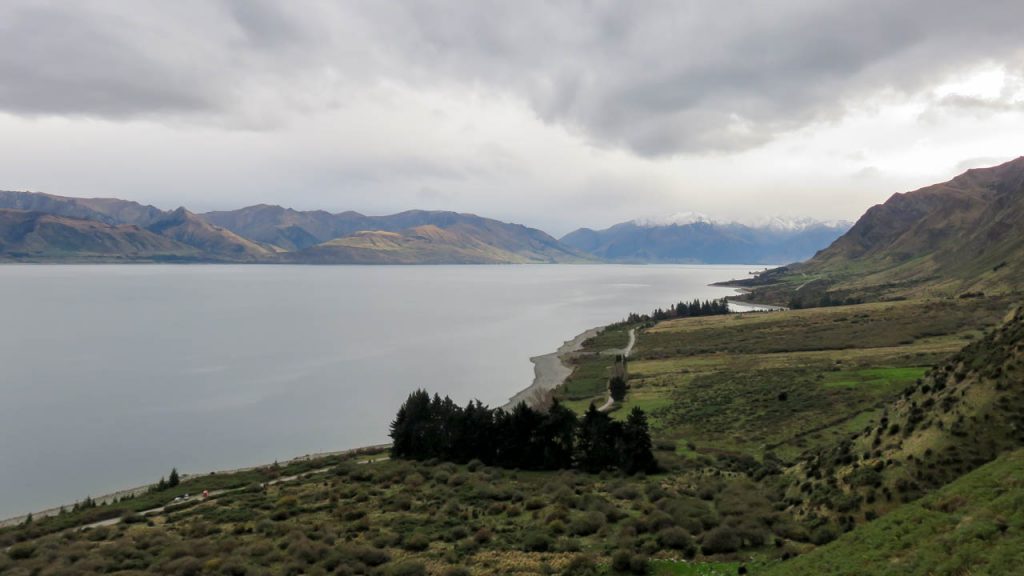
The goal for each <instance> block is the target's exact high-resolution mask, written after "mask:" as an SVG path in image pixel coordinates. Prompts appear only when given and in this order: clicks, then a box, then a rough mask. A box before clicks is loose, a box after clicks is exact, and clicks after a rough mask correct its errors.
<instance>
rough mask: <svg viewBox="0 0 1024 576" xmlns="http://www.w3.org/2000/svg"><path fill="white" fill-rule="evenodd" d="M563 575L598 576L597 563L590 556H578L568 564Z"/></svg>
mask: <svg viewBox="0 0 1024 576" xmlns="http://www.w3.org/2000/svg"><path fill="white" fill-rule="evenodd" d="M562 574H564V575H565V576H597V574H598V570H597V561H596V560H594V557H593V556H590V555H589V554H577V555H576V556H573V557H572V560H570V561H569V563H568V564H566V566H565V570H564V571H563V572H562Z"/></svg>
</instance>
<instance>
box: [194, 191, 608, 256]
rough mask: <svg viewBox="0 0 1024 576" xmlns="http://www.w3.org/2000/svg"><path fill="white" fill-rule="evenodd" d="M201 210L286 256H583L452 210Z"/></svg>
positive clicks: (514, 227) (534, 233) (533, 234)
mask: <svg viewBox="0 0 1024 576" xmlns="http://www.w3.org/2000/svg"><path fill="white" fill-rule="evenodd" d="M203 216H204V217H205V218H207V219H208V220H209V221H210V222H213V223H215V224H218V225H220V226H223V227H225V228H227V229H229V230H232V231H234V232H236V233H238V234H240V235H243V236H245V237H247V238H252V239H254V240H258V241H260V242H265V243H267V244H272V245H275V246H277V247H279V248H281V249H284V250H287V251H288V252H289V253H288V254H287V255H285V256H284V259H285V260H287V261H295V262H312V263H325V264H328V263H332V264H346V263H364V264H399V263H400V264H414V263H424V264H427V263H429V264H440V263H453V264H497V263H526V262H574V261H583V260H586V259H587V258H588V257H587V256H586V255H584V254H581V253H579V252H578V251H576V250H573V249H571V248H568V247H566V246H564V245H562V244H560V243H559V242H558V241H557V240H555V239H554V238H552V237H551V236H549V235H547V234H545V233H544V232H541V231H540V230H536V229H533V228H527V227H526V226H522V225H519V224H508V223H505V222H499V221H498V220H492V219H490V218H482V217H480V216H476V215H473V214H459V213H456V212H440V211H427V210H409V211H406V212H400V213H398V214H392V215H388V216H365V215H363V214H360V213H358V212H351V211H350V212H342V213H339V214H331V213H329V212H324V211H322V210H317V211H311V212H301V211H297V210H292V209H290V208H282V207H280V206H268V205H265V204H261V205H258V206H249V207H247V208H242V209H240V210H232V211H230V212H209V213H207V214H204V215H203Z"/></svg>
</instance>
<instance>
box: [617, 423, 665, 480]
mask: <svg viewBox="0 0 1024 576" xmlns="http://www.w3.org/2000/svg"><path fill="white" fill-rule="evenodd" d="M620 467H621V468H622V469H623V470H624V471H625V472H626V473H627V474H636V473H637V472H654V471H655V470H657V468H658V463H657V461H656V460H655V459H654V454H653V453H652V452H651V434H650V430H649V428H648V425H647V415H646V414H644V411H643V410H641V409H640V407H639V406H634V407H633V410H632V411H631V412H630V413H629V417H628V418H626V424H625V425H624V426H623V427H622V452H621V460H620Z"/></svg>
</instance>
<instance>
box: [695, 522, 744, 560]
mask: <svg viewBox="0 0 1024 576" xmlns="http://www.w3.org/2000/svg"><path fill="white" fill-rule="evenodd" d="M740 543H741V542H740V537H739V535H737V534H736V532H735V531H733V529H732V528H729V527H728V526H719V527H718V528H713V529H712V530H710V531H709V532H708V533H707V534H705V535H704V541H703V542H701V545H700V549H701V551H702V552H703V553H704V554H707V555H711V554H728V553H730V552H735V551H737V550H739V548H740Z"/></svg>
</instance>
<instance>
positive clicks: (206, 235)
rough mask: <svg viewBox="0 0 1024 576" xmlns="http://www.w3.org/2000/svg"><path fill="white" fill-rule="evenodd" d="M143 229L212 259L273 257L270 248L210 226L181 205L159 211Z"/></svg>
mask: <svg viewBox="0 0 1024 576" xmlns="http://www.w3.org/2000/svg"><path fill="white" fill-rule="evenodd" d="M147 229H149V230H151V231H153V232H155V233H157V234H160V235H162V236H166V237H168V238H173V239H174V240H177V241H179V242H181V243H183V244H188V245H189V246H194V247H196V248H198V249H199V250H201V251H202V252H204V253H205V254H208V255H211V256H214V257H216V258H223V259H227V260H238V261H247V262H251V261H257V260H268V259H271V258H272V257H274V256H276V252H275V251H274V250H272V249H270V248H266V247H264V246H261V245H260V244H257V243H255V242H253V241H252V240H249V239H247V238H242V237H241V236H239V235H238V234H235V233H234V232H232V231H230V230H225V229H224V228H221V227H219V226H214V225H213V224H210V223H209V222H207V221H206V220H204V219H202V218H200V217H199V216H196V215H195V214H193V213H191V212H189V211H188V210H186V209H185V208H178V209H177V210H174V211H173V212H168V213H165V214H163V215H162V216H160V217H159V218H158V219H157V220H156V221H154V222H153V223H152V224H150V225H149V226H148V227H147Z"/></svg>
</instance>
